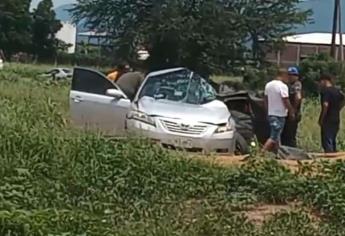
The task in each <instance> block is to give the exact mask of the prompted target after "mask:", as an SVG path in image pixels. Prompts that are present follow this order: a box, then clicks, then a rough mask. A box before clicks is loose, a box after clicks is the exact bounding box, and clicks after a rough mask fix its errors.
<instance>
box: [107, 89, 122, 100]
mask: <svg viewBox="0 0 345 236" xmlns="http://www.w3.org/2000/svg"><path fill="white" fill-rule="evenodd" d="M106 95H107V96H110V97H113V98H116V99H121V98H124V95H123V93H122V92H121V91H119V90H117V89H108V90H107V92H106Z"/></svg>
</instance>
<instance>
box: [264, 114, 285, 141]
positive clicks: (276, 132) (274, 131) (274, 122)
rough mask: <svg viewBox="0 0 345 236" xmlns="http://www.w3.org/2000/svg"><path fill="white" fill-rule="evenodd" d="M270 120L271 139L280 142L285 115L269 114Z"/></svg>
mask: <svg viewBox="0 0 345 236" xmlns="http://www.w3.org/2000/svg"><path fill="white" fill-rule="evenodd" d="M268 121H269V123H270V132H271V134H270V139H272V140H273V141H275V142H277V143H280V137H281V135H282V132H283V130H284V127H285V121H286V118H285V117H278V116H269V117H268Z"/></svg>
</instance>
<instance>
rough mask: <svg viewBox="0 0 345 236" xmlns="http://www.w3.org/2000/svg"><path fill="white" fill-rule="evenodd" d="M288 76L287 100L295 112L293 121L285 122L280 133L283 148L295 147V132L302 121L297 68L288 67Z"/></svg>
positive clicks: (300, 93) (300, 84) (300, 92)
mask: <svg viewBox="0 0 345 236" xmlns="http://www.w3.org/2000/svg"><path fill="white" fill-rule="evenodd" d="M288 74H289V99H290V103H291V105H292V107H293V108H294V111H295V119H294V120H287V121H286V123H285V127H284V130H283V133H282V137H281V142H282V145H283V146H288V147H297V130H298V124H299V122H300V121H301V119H302V116H301V105H302V99H303V96H302V83H301V81H300V73H299V70H298V68H297V67H290V68H289V69H288Z"/></svg>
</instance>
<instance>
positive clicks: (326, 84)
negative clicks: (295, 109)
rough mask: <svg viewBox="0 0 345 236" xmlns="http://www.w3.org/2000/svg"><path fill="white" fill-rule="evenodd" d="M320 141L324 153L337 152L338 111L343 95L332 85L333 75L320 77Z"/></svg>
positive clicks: (341, 105)
mask: <svg viewBox="0 0 345 236" xmlns="http://www.w3.org/2000/svg"><path fill="white" fill-rule="evenodd" d="M320 89H321V94H320V95H321V96H320V98H321V113H320V118H319V125H320V127H321V143H322V147H323V149H324V151H325V153H335V152H337V135H338V132H339V127H340V111H341V109H342V108H343V107H344V95H343V94H342V93H341V92H340V90H339V89H337V88H336V87H335V86H334V85H333V76H331V75H322V76H321V77H320Z"/></svg>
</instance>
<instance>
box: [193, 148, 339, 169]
mask: <svg viewBox="0 0 345 236" xmlns="http://www.w3.org/2000/svg"><path fill="white" fill-rule="evenodd" d="M310 154H311V155H312V156H313V157H314V159H312V160H305V161H292V160H278V162H280V163H281V164H282V165H284V166H286V167H287V168H289V169H291V170H292V171H296V170H298V167H299V165H300V163H302V164H307V165H308V164H310V165H313V164H315V163H316V162H320V161H339V160H341V161H345V152H341V153H336V154H331V155H325V154H323V153H310ZM248 158H250V157H248V156H227V155H220V156H214V157H205V156H203V157H196V159H198V160H201V161H205V162H208V163H210V164H214V165H218V166H222V167H238V166H241V165H244V164H246V162H247V160H248Z"/></svg>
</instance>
